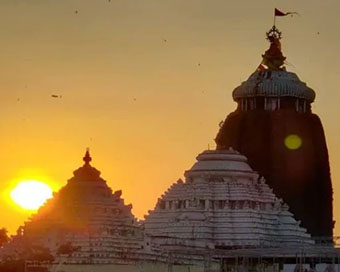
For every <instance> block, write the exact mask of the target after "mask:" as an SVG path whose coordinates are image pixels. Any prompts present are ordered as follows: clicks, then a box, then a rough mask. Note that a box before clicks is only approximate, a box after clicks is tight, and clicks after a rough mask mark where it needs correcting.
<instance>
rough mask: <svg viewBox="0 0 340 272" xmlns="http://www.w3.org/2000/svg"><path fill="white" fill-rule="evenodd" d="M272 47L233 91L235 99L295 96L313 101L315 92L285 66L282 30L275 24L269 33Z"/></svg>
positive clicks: (268, 36)
mask: <svg viewBox="0 0 340 272" xmlns="http://www.w3.org/2000/svg"><path fill="white" fill-rule="evenodd" d="M266 34H267V40H268V41H269V42H270V47H269V49H268V50H266V52H265V53H264V54H263V55H262V62H261V64H260V65H259V66H258V68H257V70H256V71H255V72H254V73H253V74H251V76H250V77H249V78H248V80H247V81H245V82H242V84H241V85H240V86H238V87H236V88H235V89H234V91H233V99H234V100H235V101H237V100H239V99H241V98H250V97H258V96H260V97H295V98H300V99H305V100H307V101H308V102H310V103H312V102H313V101H314V99H315V92H314V91H313V90H312V89H311V88H309V87H307V85H306V83H304V82H302V81H300V79H299V78H298V76H297V75H296V74H295V73H292V72H287V71H286V68H285V67H284V66H283V65H284V63H285V60H286V57H284V56H283V54H282V50H281V42H280V40H281V32H280V31H279V30H278V29H277V28H276V27H275V26H273V27H272V28H271V29H270V30H269V31H268V32H267V33H266Z"/></svg>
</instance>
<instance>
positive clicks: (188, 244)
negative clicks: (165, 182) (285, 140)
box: [145, 149, 314, 248]
mask: <svg viewBox="0 0 340 272" xmlns="http://www.w3.org/2000/svg"><path fill="white" fill-rule="evenodd" d="M185 178H186V180H185V182H184V181H182V180H179V181H178V182H177V183H175V184H173V185H171V187H170V188H169V189H168V191H167V192H165V194H164V195H162V197H161V198H159V199H158V202H157V205H156V207H155V209H154V210H153V211H151V212H150V214H149V215H148V216H147V217H146V221H145V229H146V233H147V235H149V236H151V237H152V238H153V240H154V241H155V242H156V243H158V244H160V245H162V246H163V247H170V248H171V247H173V246H176V247H182V248H192V247H197V248H239V247H277V246H282V245H284V246H288V245H294V244H295V245H301V244H309V245H310V244H313V243H314V242H313V240H312V239H311V238H310V235H309V234H308V233H307V232H306V230H305V229H304V228H302V227H300V226H299V222H297V221H296V220H295V219H294V217H293V214H292V213H290V212H289V211H288V206H287V205H286V204H284V203H283V202H282V200H280V199H278V198H277V197H276V196H275V195H274V193H273V191H272V189H270V188H269V187H268V185H267V184H266V183H265V180H264V179H263V178H260V177H259V175H258V174H257V173H256V172H255V171H253V170H252V169H251V168H250V166H249V165H248V163H247V160H246V157H244V156H243V155H241V154H239V153H238V152H236V151H234V150H232V149H230V150H224V151H204V152H203V153H201V154H200V155H199V156H198V157H197V162H196V163H195V164H194V166H193V167H192V168H191V169H190V170H189V171H186V172H185Z"/></svg>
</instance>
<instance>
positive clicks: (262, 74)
mask: <svg viewBox="0 0 340 272" xmlns="http://www.w3.org/2000/svg"><path fill="white" fill-rule="evenodd" d="M252 97H276V98H277V97H294V98H299V99H305V100H307V101H308V102H310V103H312V102H313V101H314V99H315V92H314V91H313V90H312V89H311V88H309V87H308V86H307V85H306V83H304V82H302V81H300V79H299V78H298V76H297V75H296V74H295V73H292V72H287V71H285V70H269V69H268V70H264V71H259V70H258V71H255V72H254V73H253V74H252V75H251V76H250V77H249V78H248V80H247V81H244V82H243V83H242V84H241V85H240V86H238V87H236V88H235V89H234V91H233V99H234V100H235V101H237V100H239V99H242V98H252Z"/></svg>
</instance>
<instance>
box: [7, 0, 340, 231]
mask: <svg viewBox="0 0 340 272" xmlns="http://www.w3.org/2000/svg"><path fill="white" fill-rule="evenodd" d="M274 7H277V8H279V9H281V10H283V11H297V12H299V13H300V15H301V16H300V17H299V16H296V17H293V18H291V17H289V16H288V17H284V18H278V19H277V26H278V27H279V29H280V30H281V31H282V32H283V40H282V46H283V52H284V54H285V55H286V57H287V61H288V62H289V63H290V65H288V66H287V69H288V70H289V71H293V72H296V73H297V74H298V75H299V77H300V79H301V80H303V81H305V82H307V83H308V85H309V86H310V87H312V88H313V89H314V90H315V91H316V94H317V97H316V102H315V103H314V104H313V111H314V112H315V113H317V114H318V115H319V116H320V118H321V120H322V122H323V125H324V129H325V133H326V137H327V143H328V148H329V153H330V161H331V171H332V178H333V187H334V214H335V220H337V221H339V222H340V207H339V206H340V181H339V179H340V168H339V167H337V165H338V164H339V163H340V141H339V135H340V122H339V102H340V92H339V90H338V88H339V87H338V86H339V74H340V55H339V48H340V35H339V27H340V23H339V19H338V17H339V16H338V14H339V10H340V1H339V0H323V1H321V0H319V1H315V0H299V1H296V0H294V1H293V0H284V1H273V0H271V1H269V0H261V1H254V0H247V1H227V0H135V1H130V0H111V2H109V1H108V0H1V1H0V26H1V32H0V33H1V35H0V116H1V119H0V131H1V134H0V165H1V171H0V191H1V194H0V227H2V226H4V227H7V228H9V230H10V231H11V232H13V231H15V230H16V228H17V227H18V226H19V225H20V224H22V223H23V222H24V221H25V220H26V219H27V217H28V215H29V214H28V213H27V212H24V211H22V210H20V209H18V208H16V207H15V206H14V205H12V204H10V203H9V201H8V193H9V191H10V189H11V188H13V186H14V185H15V183H16V182H18V181H20V180H24V179H40V180H42V181H45V182H47V183H49V184H51V185H52V186H53V188H54V190H57V189H58V188H60V187H61V186H63V185H64V184H65V183H66V181H67V179H69V178H71V177H72V175H73V174H72V171H74V170H75V169H76V168H78V167H80V166H81V165H82V157H83V155H84V152H85V148H86V147H88V146H89V147H90V148H91V154H92V157H93V161H92V165H94V166H95V167H96V168H98V169H99V170H100V171H101V172H102V177H103V178H104V179H106V180H107V181H108V184H109V186H110V187H111V188H112V189H113V190H114V191H115V190H120V189H122V190H123V197H124V199H125V202H126V203H132V204H133V207H134V208H133V212H134V214H135V215H136V216H138V217H139V218H142V217H143V215H144V214H146V213H147V211H148V210H150V209H152V208H153V207H154V205H155V203H156V201H157V198H158V197H159V196H160V195H161V194H162V193H163V192H164V191H165V190H166V189H167V188H168V187H169V186H170V185H171V183H172V182H174V181H176V180H177V179H178V178H181V177H183V173H184V171H185V170H187V169H189V168H190V167H191V166H192V164H193V163H194V162H195V157H196V156H197V154H198V153H200V152H202V151H203V150H204V149H207V147H208V144H209V145H210V147H214V146H215V144H214V140H213V139H214V138H215V136H216V133H217V131H218V124H219V122H220V121H221V120H223V119H224V118H225V117H226V116H227V114H229V113H230V112H231V111H233V110H234V109H235V107H236V104H235V103H234V102H233V100H232V98H231V93H232V90H233V89H234V88H235V87H236V86H238V85H239V84H240V82H241V81H244V80H246V79H247V77H248V76H249V75H250V74H251V73H252V72H253V71H254V70H255V68H256V67H257V65H258V64H259V63H260V61H261V54H262V53H263V52H264V51H265V50H266V49H267V48H268V42H267V41H266V40H265V32H266V31H267V30H268V29H269V28H270V27H271V26H272V22H273V9H274ZM76 11H77V13H76ZM164 40H166V41H164ZM199 64H200V65H199ZM52 94H57V95H62V98H52V97H51V95H52ZM316 220H317V219H316ZM336 234H338V235H340V224H338V225H337V228H336Z"/></svg>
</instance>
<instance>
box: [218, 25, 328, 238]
mask: <svg viewBox="0 0 340 272" xmlns="http://www.w3.org/2000/svg"><path fill="white" fill-rule="evenodd" d="M267 39H268V41H269V42H270V48H269V49H268V50H267V51H266V52H265V53H264V54H263V55H262V57H263V60H262V63H261V64H260V65H259V67H258V68H257V70H256V71H255V72H254V73H253V74H251V75H250V77H249V78H248V80H247V81H245V82H243V83H242V84H241V85H240V86H238V87H236V88H235V90H234V91H233V99H234V101H235V102H237V109H236V110H235V111H234V112H232V113H231V114H229V115H228V116H227V118H226V120H225V121H224V122H223V123H222V124H221V126H220V130H219V132H218V134H217V137H216V139H215V141H216V144H217V149H218V150H223V149H228V148H229V147H233V148H234V149H236V150H238V151H239V152H241V153H243V154H244V155H245V156H247V158H248V159H249V164H250V165H251V167H252V168H253V169H255V170H256V171H258V172H259V174H260V175H263V176H264V177H265V179H266V181H267V183H268V184H269V186H271V187H272V188H273V190H274V193H275V194H276V195H278V196H279V197H282V198H283V200H284V201H285V202H286V203H287V204H288V205H289V207H290V210H291V212H292V213H293V214H294V216H295V218H296V219H298V220H301V222H302V226H303V227H305V228H306V229H307V230H308V232H309V233H311V234H312V236H314V237H331V236H332V234H333V225H334V222H333V218H332V193H333V192H332V184H331V178H330V169H329V160H328V151H327V145H326V140H325V135H324V131H323V127H322V124H321V121H320V119H319V117H318V116H317V115H316V114H314V113H312V110H311V104H312V103H313V101H314V99H315V92H314V91H313V90H312V89H311V88H309V87H308V86H307V85H306V84H305V83H304V82H302V81H300V79H299V78H298V76H297V75H296V74H295V73H292V72H288V71H286V69H285V67H284V66H283V65H284V61H285V59H286V58H285V57H284V56H283V54H282V51H281V43H280V40H281V32H280V31H279V30H278V29H277V28H276V27H275V26H273V28H272V29H270V31H269V32H267Z"/></svg>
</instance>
